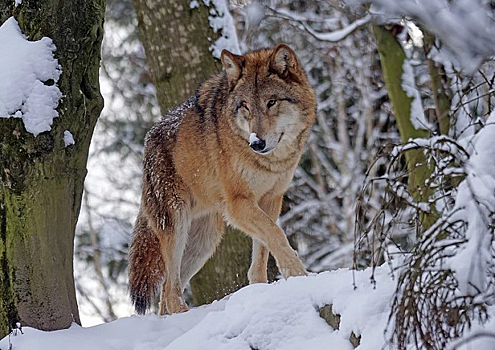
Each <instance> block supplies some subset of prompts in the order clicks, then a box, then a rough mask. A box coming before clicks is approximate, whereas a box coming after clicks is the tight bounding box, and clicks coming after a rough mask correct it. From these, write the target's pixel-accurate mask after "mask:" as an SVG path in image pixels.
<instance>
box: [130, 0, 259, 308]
mask: <svg viewBox="0 0 495 350" xmlns="http://www.w3.org/2000/svg"><path fill="white" fill-rule="evenodd" d="M199 3H200V6H199V7H196V8H193V9H191V8H190V0H160V1H147V0H133V4H134V8H135V9H136V12H137V17H138V22H139V29H140V32H141V40H142V42H143V45H144V48H145V52H146V57H147V62H148V65H149V67H150V71H151V74H152V76H153V80H154V84H155V87H156V94H157V98H158V103H159V105H160V108H161V110H162V113H164V112H166V111H167V110H168V109H169V108H171V107H173V106H175V105H177V104H179V103H182V102H184V101H185V100H186V99H187V98H188V97H189V96H190V95H191V94H192V93H193V92H194V91H195V89H196V87H197V85H198V84H199V83H201V82H202V81H204V80H205V79H206V78H208V77H209V76H210V75H211V74H213V73H216V72H219V71H220V64H219V62H218V60H216V59H214V58H213V56H212V54H211V52H210V45H211V44H212V43H213V42H214V41H215V39H216V38H217V37H218V34H215V33H214V32H213V30H212V29H211V28H210V25H209V21H208V16H209V7H207V6H205V5H204V4H203V2H202V1H199ZM212 6H213V5H212ZM250 257H251V239H249V238H248V237H247V236H245V235H244V234H243V233H242V232H240V231H238V230H234V229H232V228H227V229H226V233H225V235H224V239H223V241H222V243H221V244H220V246H219V247H218V249H217V252H216V253H215V254H214V255H213V257H212V258H211V259H210V260H209V261H208V262H207V263H206V265H205V266H204V267H203V269H202V270H201V271H200V272H198V274H197V275H196V276H195V277H194V278H193V279H192V280H191V290H192V294H193V301H194V303H195V304H196V305H199V304H204V303H209V302H211V301H213V300H215V299H219V298H222V297H223V296H225V295H227V294H229V293H231V292H233V291H235V290H237V289H239V288H240V287H242V286H244V285H246V284H247V283H248V280H247V271H248V268H249V263H250Z"/></svg>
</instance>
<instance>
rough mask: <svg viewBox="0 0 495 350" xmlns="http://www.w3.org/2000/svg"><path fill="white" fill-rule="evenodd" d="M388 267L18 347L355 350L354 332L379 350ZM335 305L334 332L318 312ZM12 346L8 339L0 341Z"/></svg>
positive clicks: (331, 275)
mask: <svg viewBox="0 0 495 350" xmlns="http://www.w3.org/2000/svg"><path fill="white" fill-rule="evenodd" d="M387 269H388V268H386V267H384V268H381V269H379V270H378V271H377V273H376V278H377V286H376V288H375V289H373V286H372V285H371V284H370V281H369V277H370V272H369V271H361V272H356V274H355V277H356V284H357V287H358V288H357V289H356V290H354V289H353V284H352V283H353V276H352V271H349V270H338V271H335V272H326V273H321V274H318V275H312V276H309V277H297V278H290V279H289V280H287V281H279V282H277V283H274V284H270V285H268V284H258V285H252V286H248V287H245V288H243V289H241V290H240V291H238V292H236V293H234V294H233V295H231V296H230V298H228V299H223V300H221V301H218V302H214V303H213V304H211V305H208V306H205V307H200V308H196V309H193V310H191V311H189V312H187V313H185V314H179V315H173V316H165V317H158V316H156V315H147V316H132V317H127V318H122V319H119V320H117V321H114V322H112V323H108V324H104V325H100V326H95V327H91V328H81V327H79V326H77V325H74V326H72V327H71V328H70V329H68V330H62V331H57V332H51V333H48V332H41V331H38V330H35V329H32V328H27V327H25V328H23V332H24V334H23V335H18V336H15V337H11V341H12V344H13V349H14V350H36V349H40V350H41V349H50V350H59V349H60V350H61V349H71V350H79V349H81V350H82V349H101V350H110V349H122V350H124V349H128V350H131V349H133V350H137V349H147V350H153V349H181V350H186V349H191V350H192V349H202V350H204V349H215V350H220V349H229V350H237V349H239V350H240V349H246V350H250V349H253V348H254V349H263V350H270V349H294V350H295V349H328V348H329V347H328V346H329V344H332V346H333V347H334V348H335V349H352V348H353V347H352V345H351V343H350V342H349V340H348V339H349V336H350V334H351V332H352V331H354V332H355V333H356V334H357V335H361V336H362V344H363V345H362V346H361V347H360V348H361V349H378V348H380V347H381V346H382V345H383V343H384V338H383V329H384V327H385V324H386V322H387V319H388V306H389V300H390V298H391V294H392V292H393V290H394V289H395V287H394V282H393V281H392V280H391V279H390V277H389V276H388V274H387V271H386V270H387ZM328 303H333V309H334V311H335V312H337V313H340V314H341V315H342V318H341V323H340V330H338V331H335V330H333V329H332V328H331V327H330V326H328V325H327V324H326V322H325V321H324V320H323V319H322V318H320V317H319V315H318V310H317V309H318V307H319V306H323V305H325V304H328ZM0 348H1V349H8V338H5V339H3V340H2V341H1V342H0Z"/></svg>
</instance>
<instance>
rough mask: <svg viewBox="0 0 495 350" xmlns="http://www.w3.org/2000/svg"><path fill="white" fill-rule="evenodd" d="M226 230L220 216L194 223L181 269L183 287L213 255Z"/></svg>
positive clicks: (199, 219) (207, 216) (215, 215)
mask: <svg viewBox="0 0 495 350" xmlns="http://www.w3.org/2000/svg"><path fill="white" fill-rule="evenodd" d="M224 229H225V224H224V222H223V218H222V216H221V215H220V214H216V213H215V214H207V215H205V216H202V217H200V218H197V219H194V220H193V221H192V224H191V229H190V230H189V237H188V239H187V243H186V250H185V252H184V256H183V257H182V264H181V269H180V277H181V281H182V286H183V287H184V286H185V285H186V284H187V282H189V280H190V279H191V278H192V277H193V276H194V275H195V274H196V273H197V272H198V271H199V270H200V269H201V268H202V267H203V265H204V264H205V263H206V261H207V260H208V259H209V258H210V257H211V256H212V255H213V253H214V252H215V249H216V248H217V246H218V244H219V243H220V241H221V239H222V235H223V232H224Z"/></svg>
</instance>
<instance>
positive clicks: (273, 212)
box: [248, 192, 283, 284]
mask: <svg viewBox="0 0 495 350" xmlns="http://www.w3.org/2000/svg"><path fill="white" fill-rule="evenodd" d="M282 200H283V195H274V194H273V193H272V192H269V193H267V194H265V195H264V196H263V198H261V200H260V202H259V206H260V208H261V210H263V211H264V212H265V213H266V214H267V215H268V216H269V217H270V219H272V220H273V221H274V222H277V219H278V216H279V215H280V210H281V208H282ZM269 253H270V252H269V251H268V248H267V247H265V246H264V245H263V243H261V242H260V241H258V240H257V239H253V254H252V260H251V267H250V268H249V271H248V279H249V283H250V284H253V283H266V282H268V275H267V264H268V255H269Z"/></svg>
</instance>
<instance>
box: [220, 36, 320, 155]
mask: <svg viewBox="0 0 495 350" xmlns="http://www.w3.org/2000/svg"><path fill="white" fill-rule="evenodd" d="M221 60H222V65H223V67H224V69H225V73H226V76H227V79H228V84H229V96H228V102H227V108H228V111H227V112H228V114H229V123H230V124H231V125H232V127H233V129H234V132H236V133H237V134H238V135H239V136H241V137H242V138H244V139H245V140H246V142H247V143H249V145H250V147H251V148H252V149H253V151H254V152H256V153H259V154H269V153H271V152H272V151H274V150H275V148H276V147H277V146H278V145H285V146H287V147H289V148H292V147H294V146H295V143H297V140H298V139H299V135H300V134H301V133H303V132H304V131H307V130H308V129H309V127H310V126H311V125H312V124H313V121H314V115H315V109H316V99H315V94H314V91H313V89H312V88H311V86H310V85H309V83H308V79H307V77H306V74H305V73H304V70H303V69H302V67H301V65H300V63H299V60H298V59H297V57H296V54H295V53H294V51H293V50H292V49H291V48H290V47H288V46H287V45H284V44H279V45H278V46H277V47H276V48H275V49H273V50H268V49H263V50H259V51H255V52H251V53H247V54H245V55H244V56H239V55H234V54H232V53H230V52H229V51H227V50H223V51H222V56H221ZM296 147H299V145H298V146H296Z"/></svg>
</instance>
